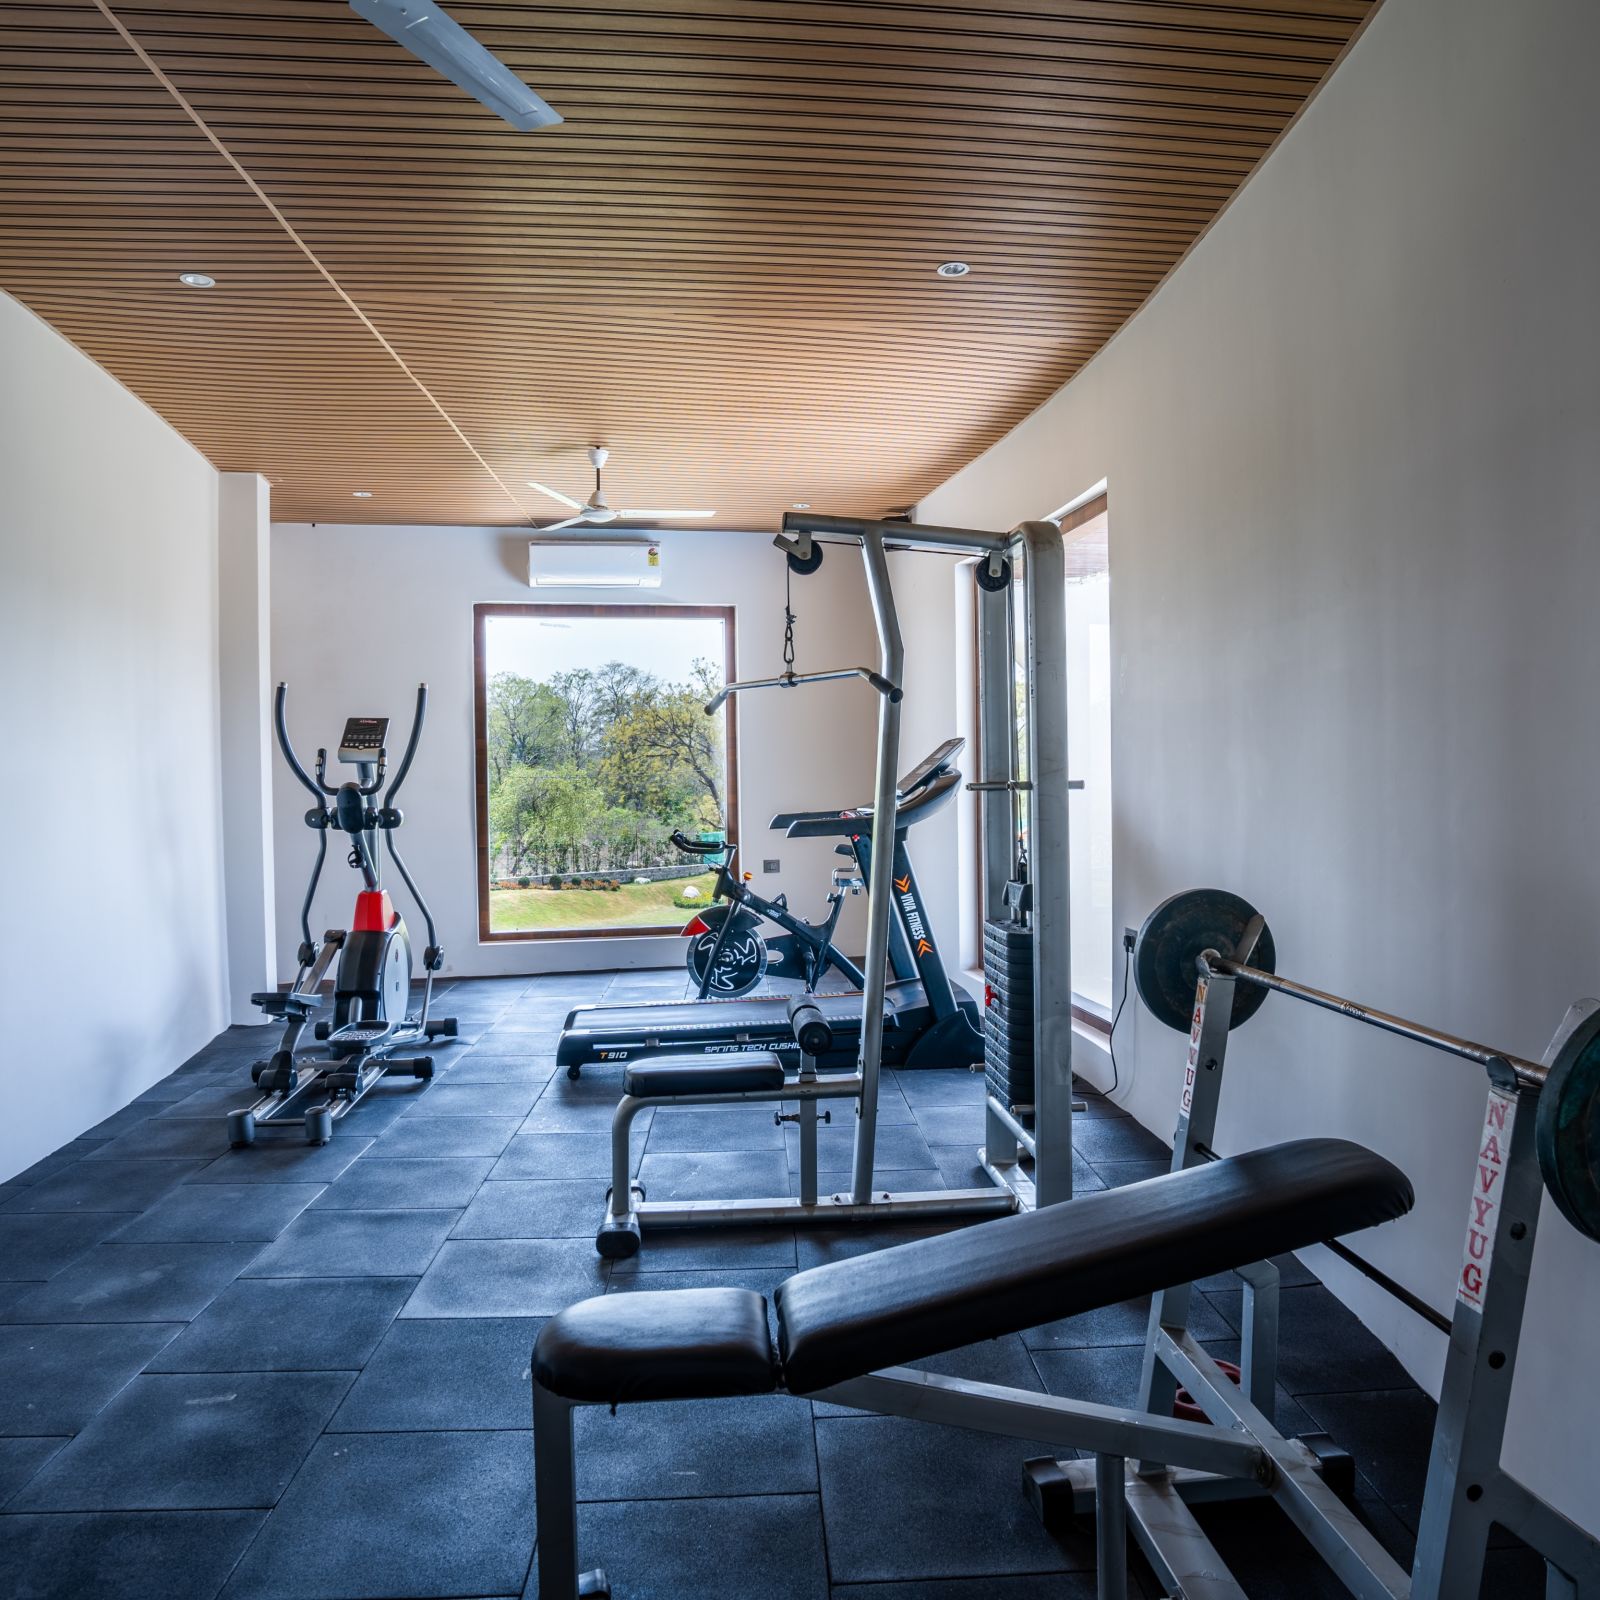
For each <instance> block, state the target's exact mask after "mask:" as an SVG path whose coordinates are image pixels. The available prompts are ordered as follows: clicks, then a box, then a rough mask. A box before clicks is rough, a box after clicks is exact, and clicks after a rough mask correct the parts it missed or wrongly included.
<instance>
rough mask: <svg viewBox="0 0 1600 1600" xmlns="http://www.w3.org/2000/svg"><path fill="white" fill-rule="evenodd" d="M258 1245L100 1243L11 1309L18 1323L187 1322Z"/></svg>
mask: <svg viewBox="0 0 1600 1600" xmlns="http://www.w3.org/2000/svg"><path fill="white" fill-rule="evenodd" d="M260 1248H261V1246H260V1245H256V1244H121V1243H119V1242H118V1241H117V1240H115V1239H110V1240H108V1241H107V1242H106V1243H105V1244H97V1245H96V1246H95V1247H94V1249H92V1250H90V1251H88V1252H87V1253H86V1254H84V1255H82V1256H80V1257H79V1258H78V1259H77V1260H76V1261H75V1262H74V1263H73V1264H72V1265H71V1266H70V1267H68V1268H67V1269H66V1270H65V1271H64V1272H61V1273H58V1274H57V1275H56V1276H55V1277H54V1278H52V1279H51V1280H50V1282H49V1283H46V1284H44V1285H42V1286H41V1287H40V1288H37V1289H35V1290H33V1291H32V1292H31V1293H30V1294H27V1295H25V1296H24V1297H23V1298H22V1299H21V1300H19V1301H18V1302H17V1304H16V1305H15V1306H13V1307H12V1308H11V1311H10V1312H9V1313H8V1314H9V1316H10V1317H11V1319H12V1321H13V1322H187V1321H188V1320H189V1319H190V1318H191V1317H197V1316H199V1314H200V1313H201V1312H202V1311H204V1310H205V1308H206V1307H207V1306H208V1305H209V1304H210V1303H211V1301H212V1299H213V1298H214V1297H215V1296H216V1294H217V1293H218V1291H219V1290H221V1289H222V1288H223V1286H224V1285H225V1284H229V1283H231V1282H232V1281H233V1280H234V1279H235V1278H236V1277H237V1276H238V1275H239V1274H240V1273H241V1272H242V1271H243V1270H244V1269H245V1268H246V1267H247V1266H249V1264H250V1262H251V1260H252V1259H253V1258H254V1257H255V1255H256V1252H257V1251H258V1250H260Z"/></svg>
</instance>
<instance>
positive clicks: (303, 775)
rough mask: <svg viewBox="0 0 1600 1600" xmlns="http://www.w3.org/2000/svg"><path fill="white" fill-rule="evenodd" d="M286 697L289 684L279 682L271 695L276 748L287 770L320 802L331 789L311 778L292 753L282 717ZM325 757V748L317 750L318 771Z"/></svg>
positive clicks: (287, 731)
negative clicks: (276, 689) (280, 753)
mask: <svg viewBox="0 0 1600 1600" xmlns="http://www.w3.org/2000/svg"><path fill="white" fill-rule="evenodd" d="M288 699H289V685H288V684H286V683H280V684H279V685H278V692H277V693H276V694H275V695H274V696H273V697H272V725H273V727H274V728H276V729H277V733H278V748H279V749H280V750H281V751H282V752H283V759H284V761H285V762H287V763H288V767H289V770H290V771H291V772H292V773H293V774H294V775H295V777H296V778H298V779H299V780H300V782H301V783H302V784H304V785H305V787H306V788H307V789H309V790H310V791H311V793H312V794H314V795H315V796H316V797H317V799H318V801H319V802H320V801H321V799H322V797H323V795H324V794H332V793H333V791H332V790H331V789H330V788H328V786H327V784H325V783H318V782H316V781H315V780H314V779H313V778H312V776H311V774H310V773H309V772H307V771H306V769H305V768H304V767H303V766H301V765H300V757H299V756H297V755H296V754H295V753H294V745H293V744H292V743H290V740H289V724H288V723H287V721H285V719H284V707H285V705H286V704H287V703H288ZM327 757H328V752H327V751H326V750H319V751H318V752H317V770H318V772H320V771H321V770H322V767H323V764H324V762H325V761H326V760H327Z"/></svg>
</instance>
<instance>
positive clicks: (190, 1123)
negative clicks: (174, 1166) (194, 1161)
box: [84, 1117, 228, 1162]
mask: <svg viewBox="0 0 1600 1600" xmlns="http://www.w3.org/2000/svg"><path fill="white" fill-rule="evenodd" d="M227 1150H228V1125H227V1123H226V1122H225V1121H224V1120H223V1119H222V1118H221V1117H206V1118H199V1117H193V1118H189V1117H184V1118H178V1117H147V1118H145V1119H144V1120H143V1121H142V1122H140V1123H139V1124H138V1126H136V1127H133V1128H130V1129H129V1130H128V1131H127V1132H126V1133H122V1134H118V1135H117V1137H116V1138H114V1139H111V1140H108V1141H107V1142H106V1143H105V1144H103V1145H101V1147H100V1148H99V1149H98V1150H91V1151H90V1152H89V1154H88V1155H87V1156H85V1157H84V1160H85V1161H86V1162H94V1161H172V1160H177V1159H180V1158H185V1157H196V1158H200V1157H203V1158H205V1159H206V1160H212V1159H214V1158H215V1157H217V1156H220V1155H224V1154H225V1153H226V1152H227Z"/></svg>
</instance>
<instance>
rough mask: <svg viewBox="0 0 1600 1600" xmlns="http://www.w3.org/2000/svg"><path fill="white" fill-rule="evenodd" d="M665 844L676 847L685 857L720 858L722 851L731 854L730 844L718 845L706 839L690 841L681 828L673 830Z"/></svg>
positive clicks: (731, 847)
mask: <svg viewBox="0 0 1600 1600" xmlns="http://www.w3.org/2000/svg"><path fill="white" fill-rule="evenodd" d="M667 842H668V843H669V844H673V845H676V846H677V847H678V849H680V850H681V851H682V852H683V853H684V854H685V855H686V856H720V855H721V854H722V853H723V851H727V852H728V853H729V855H730V856H731V855H732V853H733V846H732V845H731V844H727V843H722V844H718V843H715V842H714V841H712V840H708V839H691V838H689V837H688V835H687V834H685V833H684V831H683V830H682V829H681V828H675V829H673V831H672V833H671V835H670V836H669V837H668V840H667Z"/></svg>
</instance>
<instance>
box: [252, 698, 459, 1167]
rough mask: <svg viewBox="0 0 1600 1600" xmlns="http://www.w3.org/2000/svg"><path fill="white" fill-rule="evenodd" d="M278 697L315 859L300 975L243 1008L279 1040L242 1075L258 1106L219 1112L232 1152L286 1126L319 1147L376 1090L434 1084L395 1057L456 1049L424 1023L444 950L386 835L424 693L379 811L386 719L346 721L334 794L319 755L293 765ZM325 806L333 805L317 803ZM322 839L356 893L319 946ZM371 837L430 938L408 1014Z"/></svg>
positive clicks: (394, 817)
mask: <svg viewBox="0 0 1600 1600" xmlns="http://www.w3.org/2000/svg"><path fill="white" fill-rule="evenodd" d="M288 696H289V686H288V685H287V684H284V683H280V684H279V685H278V692H277V695H276V697H275V699H274V701H273V707H272V716H273V724H274V726H275V727H276V729H277V734H278V747H279V749H281V750H282V751H283V759H284V761H285V762H286V763H287V764H288V767H289V770H290V771H291V772H292V773H293V774H294V775H295V777H296V778H297V779H298V780H299V781H300V783H301V784H302V785H304V787H305V788H306V789H307V790H309V791H310V793H311V795H312V798H313V799H314V800H315V802H316V803H315V804H314V805H313V806H312V807H311V809H310V810H309V811H307V812H306V816H305V821H306V826H307V827H308V828H310V829H312V830H313V831H314V832H315V833H316V835H317V857H316V860H315V862H314V863H313V864H312V867H311V882H310V883H309V884H308V885H307V886H306V894H305V899H304V901H303V902H302V903H301V906H300V950H299V954H298V959H299V963H300V970H299V972H298V973H297V974H296V976H295V981H294V983H293V985H292V986H291V987H290V988H289V989H288V990H277V989H273V990H269V991H268V992H266V993H264V994H254V995H251V997H250V1001H251V1004H252V1005H257V1006H260V1007H261V1009H262V1010H263V1011H264V1012H266V1013H267V1015H268V1016H269V1017H277V1018H281V1019H282V1020H283V1023H284V1031H283V1038H282V1040H281V1041H280V1043H279V1045H278V1048H277V1049H276V1050H275V1051H274V1052H273V1054H272V1056H271V1057H270V1059H268V1060H266V1061H260V1062H257V1063H256V1065H255V1066H254V1067H252V1068H251V1069H250V1076H251V1077H252V1078H253V1079H254V1080H255V1084H256V1087H257V1088H258V1089H260V1090H261V1091H262V1094H261V1098H260V1099H259V1100H257V1101H256V1103H255V1104H254V1105H252V1106H249V1107H247V1108H245V1109H244V1110H240V1111H230V1112H229V1113H228V1138H229V1141H230V1142H231V1143H232V1144H233V1145H234V1146H235V1147H236V1148H237V1147H241V1146H244V1145H248V1144H250V1143H252V1142H253V1141H254V1139H255V1136H256V1134H257V1132H258V1131H259V1130H261V1129H263V1128H283V1127H285V1126H287V1125H288V1124H290V1123H299V1124H301V1125H302V1126H303V1127H304V1129H305V1136H306V1141H307V1142H308V1143H309V1144H326V1143H327V1142H328V1140H329V1139H331V1138H332V1137H333V1125H334V1123H335V1122H337V1121H338V1120H339V1119H340V1118H342V1117H344V1116H347V1115H348V1114H349V1112H350V1111H351V1110H352V1109H353V1108H354V1107H355V1106H356V1105H357V1103H358V1102H359V1101H360V1100H361V1099H362V1097H363V1096H364V1095H365V1094H366V1093H367V1091H368V1090H369V1089H371V1088H372V1087H373V1086H374V1085H375V1084H376V1083H378V1082H379V1080H380V1079H382V1078H385V1077H388V1076H398V1077H411V1078H415V1079H417V1080H418V1081H421V1082H426V1081H427V1080H428V1079H429V1078H431V1077H432V1076H433V1057H432V1056H428V1055H420V1056H408V1057H403V1058H402V1057H397V1056H395V1055H394V1054H393V1052H394V1051H396V1050H398V1049H400V1048H401V1047H402V1046H405V1045H410V1044H415V1043H417V1042H418V1041H419V1040H431V1039H436V1038H454V1037H455V1034H456V1019H455V1018H454V1017H430V1016H429V1014H428V1009H429V1004H430V1002H431V1001H432V999H433V975H434V973H435V972H437V971H439V969H440V968H441V967H442V966H443V965H444V950H443V948H442V947H441V946H440V944H439V941H438V938H437V937H436V935H435V933H434V928H433V917H432V915H431V914H430V912H429V910H428V906H427V902H426V901H425V900H424V899H423V898H422V895H421V892H420V891H419V890H418V888H417V886H416V884H415V883H414V882H413V881H412V878H411V874H410V873H409V872H408V871H407V870H406V864H405V862H404V861H403V860H401V858H400V852H399V850H397V849H396V848H395V842H394V834H395V829H397V828H398V827H399V826H400V824H401V822H402V821H403V820H404V819H403V817H402V814H401V812H400V810H399V809H398V808H397V807H396V805H395V798H396V796H397V795H398V794H399V792H400V786H401V785H402V784H403V783H404V782H405V781H406V774H407V773H408V772H410V770H411V759H412V757H413V756H415V755H416V753H417V741H418V740H419V739H420V738H421V737H422V722H423V718H424V716H425V715H426V713H427V709H428V686H427V684H425V683H424V684H419V685H418V686H417V707H416V711H415V713H414V714H413V717H412V721H411V737H410V739H409V740H408V741H407V743H406V753H405V756H404V757H403V758H402V760H401V762H400V770H399V771H398V772H396V773H395V775H394V780H393V782H391V783H390V784H389V787H388V790H387V792H386V793H385V794H384V795H383V797H382V801H381V803H380V804H379V805H377V806H374V805H373V804H372V800H373V797H374V796H376V795H377V794H378V792H379V790H381V789H382V788H383V785H384V775H385V771H386V768H387V762H388V752H387V750H386V749H385V748H384V740H385V739H386V738H387V737H388V733H389V719H388V718H387V717H351V718H350V719H349V720H348V721H347V722H346V723H345V725H344V736H343V738H342V739H341V740H340V741H339V760H340V761H342V762H345V763H346V764H348V765H351V766H354V767H355V769H356V776H355V778H354V779H349V780H346V781H345V782H344V783H341V784H338V785H334V784H330V783H329V782H328V780H327V765H328V752H327V751H326V750H318V751H317V765H316V776H315V778H314V779H313V777H312V776H311V775H310V774H309V773H308V772H307V771H306V769H305V768H304V767H303V766H302V765H301V764H300V759H299V757H298V756H296V755H295V752H294V746H293V744H291V743H290V740H289V729H288V725H287V723H286V722H285V720H284V707H285V704H286V702H287V700H288ZM328 800H332V802H333V804H332V805H329V804H327V801H328ZM330 829H334V830H337V831H338V832H340V833H344V834H348V835H349V837H350V841H351V843H350V854H349V857H348V859H349V863H350V865H351V866H352V867H354V868H355V869H356V870H357V871H358V872H359V873H360V874H361V882H362V888H361V890H360V892H359V893H358V894H357V895H356V910H355V916H354V917H353V918H352V919H351V924H350V929H349V931H348V932H346V931H345V930H343V929H340V928H334V929H330V930H329V931H328V932H327V933H325V934H323V936H322V940H321V942H320V943H319V942H318V941H317V940H315V939H313V938H312V937H311V902H312V899H313V898H314V897H315V895H316V892H317V882H318V880H319V879H320V878H321V876H322V866H323V862H324V861H325V860H326V859H327V854H328V832H329V830H330ZM380 834H381V835H382V837H383V839H384V840H385V841H386V842H387V844H388V848H389V856H390V859H391V860H392V861H393V862H394V865H395V870H396V871H397V872H399V874H400V877H401V879H402V881H403V882H404V883H405V886H406V888H407V889H409V890H410V891H411V898H412V899H413V900H414V901H415V902H416V904H417V909H418V910H419V911H420V912H421V913H422V920H423V921H424V922H425V923H426V924H427V927H428V944H427V948H426V949H425V950H424V951H423V953H422V966H423V971H424V973H425V975H426V976H425V980H424V983H423V989H422V1006H421V1009H420V1010H419V1011H417V1012H416V1013H415V1014H408V1010H407V1008H408V1006H409V1004H410V998H411V938H410V935H409V934H408V933H407V932H406V925H405V921H404V919H403V918H402V917H401V915H400V913H399V912H398V911H396V910H395V908H394V905H393V903H392V902H391V901H390V899H389V892H388V890H387V889H385V888H384V887H383V884H382V881H381V879H382V866H381V857H380V847H379V843H378V839H379V835H380ZM335 955H337V956H338V958H339V966H338V971H337V974H336V976H335V979H334V986H333V1017H332V1020H331V1021H324V1022H319V1023H317V1024H316V1025H315V1028H314V1030H313V1032H314V1037H315V1038H317V1039H318V1040H321V1041H322V1043H323V1049H322V1050H321V1051H320V1052H319V1053H315V1054H304V1055H303V1054H301V1053H299V1043H300V1036H301V1034H302V1033H303V1032H304V1031H305V1028H306V1026H307V1024H308V1023H310V1022H311V1019H312V1014H313V1013H314V1012H315V1011H316V1010H317V1008H318V1007H319V1006H320V1005H321V1004H322V981H323V979H324V978H325V977H326V975H327V971H328V968H329V967H330V966H331V965H332V964H333V958H334V956H335Z"/></svg>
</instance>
